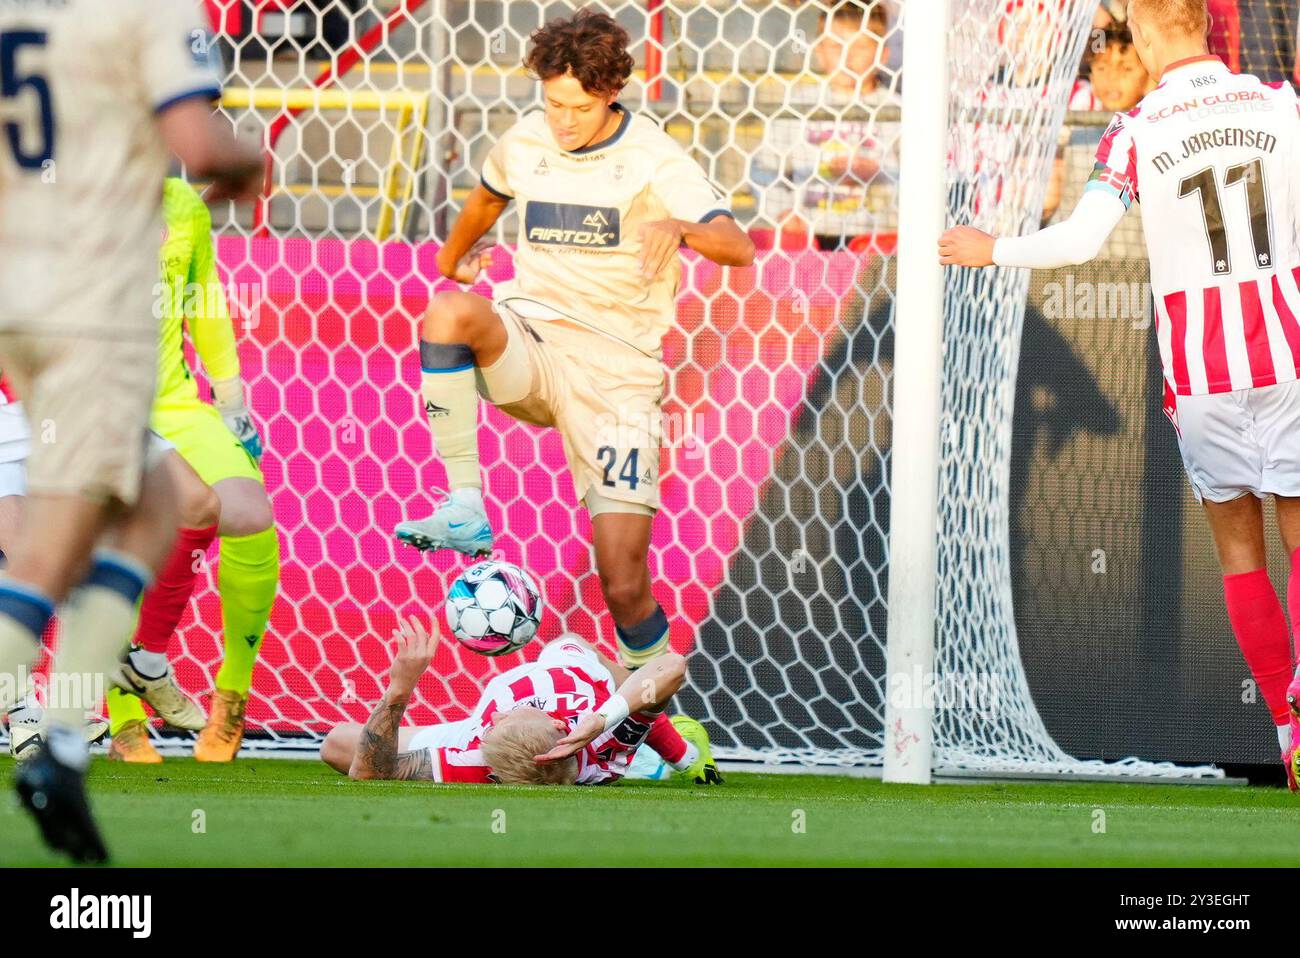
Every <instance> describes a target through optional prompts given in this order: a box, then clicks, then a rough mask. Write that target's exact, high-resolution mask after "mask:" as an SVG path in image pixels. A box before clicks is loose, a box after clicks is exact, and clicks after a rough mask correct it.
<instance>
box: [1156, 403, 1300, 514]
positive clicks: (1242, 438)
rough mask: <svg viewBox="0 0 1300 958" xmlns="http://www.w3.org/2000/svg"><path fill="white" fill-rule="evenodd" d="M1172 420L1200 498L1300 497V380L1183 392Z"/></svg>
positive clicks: (1185, 464)
mask: <svg viewBox="0 0 1300 958" xmlns="http://www.w3.org/2000/svg"><path fill="white" fill-rule="evenodd" d="M1170 419H1171V420H1172V421H1173V423H1174V426H1175V428H1176V429H1177V431H1178V448H1179V449H1180V450H1181V452H1182V454H1183V466H1184V468H1185V469H1186V470H1187V478H1188V480H1189V481H1190V482H1191V484H1192V491H1193V492H1195V493H1196V498H1197V501H1198V502H1199V501H1204V500H1207V499H1208V500H1209V501H1210V502H1227V501H1229V500H1231V499H1236V498H1239V497H1240V496H1242V495H1245V494H1246V493H1251V494H1252V495H1255V496H1258V497H1260V498H1262V497H1264V496H1268V495H1274V496H1300V382H1290V383H1282V384H1280V385H1277V386H1264V387H1261V388H1259V389H1239V390H1237V391H1236V392H1230V393H1215V394H1213V395H1209V396H1178V397H1176V398H1175V399H1174V410H1173V413H1172V415H1171V416H1170Z"/></svg>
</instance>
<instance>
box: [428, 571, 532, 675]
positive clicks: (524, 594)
mask: <svg viewBox="0 0 1300 958" xmlns="http://www.w3.org/2000/svg"><path fill="white" fill-rule="evenodd" d="M541 621H542V596H541V593H540V592H538V591H537V586H536V585H535V584H534V583H533V580H532V579H531V578H530V577H529V576H528V573H526V572H524V570H523V569H521V568H519V567H518V566H517V565H512V564H511V563H509V562H497V561H495V560H488V561H487V562H479V563H476V564H475V565H472V566H470V567H469V568H468V569H466V570H465V571H464V572H462V573H461V574H460V577H459V578H458V579H456V581H455V582H453V583H452V585H451V591H450V592H448V593H447V625H448V626H450V627H451V631H452V633H453V634H454V635H455V636H456V639H457V640H458V641H459V642H460V643H461V644H462V645H464V646H467V647H469V648H471V649H473V650H474V651H475V652H478V653H479V654H480V655H505V654H506V653H508V652H517V651H519V650H520V649H522V648H523V647H524V646H525V645H527V644H528V643H529V642H530V641H531V640H532V638H533V636H535V635H536V634H537V626H538V625H540V624H541Z"/></svg>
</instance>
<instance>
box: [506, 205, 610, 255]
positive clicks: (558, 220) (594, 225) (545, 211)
mask: <svg viewBox="0 0 1300 958" xmlns="http://www.w3.org/2000/svg"><path fill="white" fill-rule="evenodd" d="M524 230H525V232H526V235H527V236H528V242H530V243H537V244H540V245H544V246H577V247H581V248H583V249H610V248H613V247H615V246H617V245H618V243H619V211H618V207H614V206H582V205H580V204H578V203H544V202H541V201H540V200H531V201H529V203H528V205H527V209H526V210H525V211H524Z"/></svg>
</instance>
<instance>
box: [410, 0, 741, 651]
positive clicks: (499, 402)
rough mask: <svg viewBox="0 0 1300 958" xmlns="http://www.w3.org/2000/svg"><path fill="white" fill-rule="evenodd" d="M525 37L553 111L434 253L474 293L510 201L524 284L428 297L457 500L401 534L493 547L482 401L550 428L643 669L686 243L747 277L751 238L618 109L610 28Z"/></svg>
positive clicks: (584, 21)
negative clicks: (662, 435) (665, 350)
mask: <svg viewBox="0 0 1300 958" xmlns="http://www.w3.org/2000/svg"><path fill="white" fill-rule="evenodd" d="M531 40H532V44H533V46H532V49H531V50H530V52H529V54H528V56H527V58H526V60H525V65H526V66H527V67H528V69H529V70H530V71H531V72H532V73H533V74H534V75H535V76H536V77H537V78H538V79H539V80H540V81H541V92H542V100H543V109H542V110H540V111H537V112H534V113H530V114H528V115H527V116H525V117H523V119H521V120H520V121H519V122H518V123H516V124H515V125H514V126H513V127H512V128H510V129H509V130H508V131H506V133H505V134H504V135H503V136H502V137H501V139H500V140H499V141H498V142H497V143H496V145H495V146H494V147H493V148H492V151H491V152H490V153H489V155H488V157H487V161H486V163H485V164H484V166H483V170H482V182H481V184H480V185H479V186H478V187H476V188H475V189H474V191H473V193H472V194H471V195H470V197H469V198H468V200H467V201H466V203H465V207H464V209H463V210H462V211H461V214H460V216H459V217H458V218H457V220H456V222H455V224H454V225H453V227H452V229H451V234H450V236H448V238H447V240H446V243H445V244H444V245H443V247H442V248H441V249H440V250H439V251H438V267H439V270H440V271H441V272H442V273H443V275H445V276H447V277H450V278H453V279H455V280H457V281H459V282H461V283H464V284H472V283H474V282H476V281H477V280H478V278H479V276H480V273H481V271H482V270H483V269H484V268H485V267H486V266H488V265H489V264H490V261H491V260H490V256H489V254H488V252H487V246H486V245H481V244H480V243H479V240H480V238H481V237H482V236H483V235H484V234H485V233H486V232H487V231H488V230H490V229H491V228H492V226H493V225H494V224H495V223H496V221H497V219H498V218H499V217H500V216H501V214H502V213H504V212H505V210H506V208H507V206H508V205H509V204H510V203H512V202H513V203H515V204H516V205H517V207H518V211H519V222H520V231H519V241H518V247H517V249H516V251H515V259H514V266H515V276H514V279H513V280H511V281H510V282H508V283H503V284H502V285H500V286H498V287H497V289H496V293H495V297H494V299H493V300H492V301H489V300H488V299H486V298H484V297H482V296H479V295H476V294H474V293H469V292H448V293H440V294H438V295H437V296H435V297H434V298H433V300H432V301H431V302H430V304H429V308H428V311H427V313H426V315H425V317H424V321H423V325H422V329H421V342H420V359H421V368H422V370H423V373H422V389H421V392H422V394H423V398H424V403H425V410H426V412H427V413H428V417H429V424H430V426H431V427H432V430H433V435H434V440H435V442H436V445H437V450H438V453H439V455H440V457H441V458H442V461H443V463H444V465H445V466H446V469H447V475H448V479H449V482H450V486H451V490H450V495H449V496H448V497H447V499H446V500H445V501H443V502H442V503H441V504H440V506H439V508H438V509H437V511H436V512H435V513H434V514H433V515H432V516H431V517H429V518H427V519H422V520H419V521H407V522H403V523H401V524H400V525H399V526H398V527H397V530H396V534H397V537H398V538H399V539H400V540H402V541H404V542H407V543H409V544H411V545H414V546H416V547H418V548H420V549H439V548H451V549H456V550H458V551H460V552H463V553H466V554H468V555H475V554H479V553H486V552H489V551H490V550H491V548H492V541H493V537H492V530H491V528H490V526H489V524H488V518H487V515H486V513H485V512H484V508H483V499H482V495H481V489H482V479H481V477H480V470H479V456H478V441H477V437H476V427H477V422H478V398H479V396H482V397H483V398H484V399H486V400H487V401H488V402H490V403H492V404H493V405H494V406H496V407H497V408H499V409H500V410H502V411H503V412H505V413H507V414H509V415H511V416H513V417H515V418H516V419H519V420H522V421H523V422H527V423H532V424H534V425H538V426H550V427H554V428H556V429H558V430H559V432H560V435H561V437H562V438H563V443H564V451H565V455H566V457H567V460H568V464H569V469H570V472H571V473H572V476H573V484H574V488H575V490H576V492H577V496H578V498H579V499H580V500H581V501H582V502H583V504H584V505H585V506H586V507H587V510H588V511H589V513H590V514H591V519H592V538H593V540H594V542H593V544H594V547H595V559H596V568H597V570H598V572H599V574H600V584H601V589H602V592H603V594H604V598H605V602H606V605H607V606H608V607H609V610H610V613H611V614H612V615H613V618H614V623H615V625H616V626H617V633H618V652H619V658H620V659H621V660H622V662H623V664H624V665H625V666H627V667H629V668H635V667H637V666H639V665H641V664H644V663H645V662H648V661H649V660H650V659H652V658H653V657H655V656H656V655H658V654H660V653H661V652H663V651H664V650H665V649H666V648H667V647H668V631H669V630H668V619H667V616H666V615H665V614H664V611H663V609H662V608H660V606H659V604H658V603H657V602H656V601H655V599H654V596H653V595H652V594H651V590H650V573H649V568H648V565H647V561H646V557H647V554H648V550H649V544H650V531H651V522H652V519H653V517H654V514H655V511H656V509H657V508H658V507H659V435H658V434H659V416H660V403H661V401H662V398H663V392H664V386H665V379H666V377H665V374H664V369H663V366H662V364H661V361H660V358H661V355H662V353H661V343H662V340H663V337H664V334H665V333H666V332H667V330H668V329H669V328H670V327H671V326H672V324H673V323H674V321H675V320H676V298H677V290H678V286H679V282H680V279H681V264H680V262H679V260H678V256H677V251H678V248H679V247H681V246H683V245H685V246H688V247H690V248H691V249H693V250H695V251H696V252H698V253H700V254H701V255H702V256H704V257H706V258H708V259H710V260H712V261H713V262H715V263H718V264H720V265H723V266H748V265H749V264H750V263H751V262H752V261H753V254H754V247H753V243H752V242H751V241H750V240H749V237H748V236H747V235H746V234H745V233H744V232H743V231H742V230H741V229H740V228H739V227H738V226H737V225H736V223H735V220H734V219H733V218H732V215H731V212H730V211H729V210H728V209H727V207H726V205H725V202H724V200H723V198H722V195H721V194H720V193H719V192H718V190H716V189H715V188H714V187H713V186H712V185H711V184H710V183H709V181H708V179H707V177H706V176H705V174H704V172H703V170H701V169H700V167H699V166H698V165H697V164H696V163H695V162H694V161H693V160H692V159H691V158H690V157H689V156H688V155H687V154H686V152H685V151H684V150H683V149H682V148H681V147H680V146H678V145H677V143H676V142H675V141H674V140H673V139H672V138H670V137H669V136H668V135H667V134H666V133H665V132H664V131H663V130H661V129H660V128H659V126H658V125H656V124H655V123H654V122H652V121H651V120H650V119H648V118H646V117H642V116H636V115H633V114H632V113H630V112H628V110H627V109H625V108H624V107H623V106H622V105H621V104H619V103H618V102H616V99H615V98H616V97H617V95H618V93H619V91H620V90H622V88H623V86H624V85H625V84H626V83H627V80H628V77H629V76H630V75H631V72H632V57H631V56H630V55H629V54H628V53H627V44H628V35H627V33H626V31H624V30H623V28H622V27H620V26H619V25H618V24H617V22H615V21H614V20H613V19H612V18H610V17H608V16H606V15H604V14H599V13H592V12H589V11H585V10H583V11H579V12H578V13H577V14H576V15H574V16H573V17H572V18H571V19H568V20H556V21H552V22H551V23H549V24H547V25H546V26H544V27H543V28H541V29H540V30H538V31H537V32H535V33H534V34H533V36H532V38H531Z"/></svg>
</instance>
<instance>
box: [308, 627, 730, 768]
mask: <svg viewBox="0 0 1300 958" xmlns="http://www.w3.org/2000/svg"><path fill="white" fill-rule="evenodd" d="M393 638H394V639H395V640H396V641H397V654H396V655H395V656H394V658H393V665H392V668H391V669H390V670H389V676H388V690H387V691H386V692H385V693H384V698H383V701H382V702H380V704H379V706H378V707H377V708H376V709H375V712H374V714H373V715H371V717H370V721H368V722H367V723H366V724H365V725H364V726H363V725H359V724H357V723H355V722H352V723H347V724H344V725H339V726H337V727H335V728H334V729H333V730H332V731H331V732H330V733H329V734H328V735H327V736H326V737H325V742H324V744H323V745H322V746H321V759H322V760H323V761H324V762H325V763H326V764H327V765H329V766H331V767H332V768H335V769H337V770H338V771H340V772H344V773H345V774H348V775H350V776H351V777H352V778H362V779H367V778H380V779H412V780H426V781H435V782H477V783H487V782H499V783H503V784H534V785H604V784H608V783H610V782H614V781H617V780H618V779H620V778H622V777H623V776H624V774H626V772H627V769H628V766H629V765H630V764H631V761H632V756H633V755H634V754H635V753H636V750H637V748H639V747H640V745H641V744H642V743H643V742H645V741H647V739H648V737H649V736H650V731H651V729H652V728H654V727H655V726H656V725H665V724H669V721H670V720H669V719H668V718H667V717H666V715H665V711H664V710H665V709H666V708H667V706H668V703H669V702H670V700H671V699H672V697H673V694H674V693H675V692H676V691H677V690H678V689H679V688H681V685H682V682H683V681H685V678H686V660H685V659H684V658H683V657H682V656H680V655H677V654H676V653H674V652H663V653H661V654H659V655H657V656H655V657H654V658H653V659H651V660H650V661H649V662H647V663H646V664H645V665H643V666H642V667H641V668H639V669H637V670H636V672H635V673H633V672H629V671H628V670H627V669H624V668H621V667H619V666H618V665H616V664H615V663H613V662H611V661H610V660H609V659H607V658H605V657H604V656H603V655H601V654H600V653H599V652H598V651H596V649H594V648H593V647H592V646H590V645H588V644H587V643H586V642H583V641H582V640H581V639H579V638H578V637H577V636H575V635H563V636H560V638H558V639H556V640H555V641H553V642H550V643H548V644H547V645H546V647H545V648H544V649H542V654H541V655H539V656H538V657H537V660H536V661H535V662H526V663H524V664H523V665H519V666H516V667H515V668H513V669H511V670H510V671H508V672H504V673H502V674H501V675H498V676H497V677H496V678H494V679H492V680H491V681H490V682H489V683H488V684H487V687H486V688H484V690H483V694H482V695H481V696H480V697H479V701H478V704H477V705H475V706H474V710H473V711H472V712H471V713H470V715H469V717H468V718H465V719H462V720H461V721H459V722H447V723H444V724H442V725H431V726H428V727H426V728H414V727H408V728H400V727H399V726H400V725H401V723H402V716H403V715H404V714H405V712H406V707H407V704H408V703H409V702H410V700H411V694H412V693H413V692H414V691H415V686H416V683H417V682H418V681H419V679H420V676H421V675H423V674H424V672H425V670H426V669H427V668H428V667H429V662H430V661H431V660H432V658H433V653H434V649H435V646H436V645H437V642H438V626H437V621H436V620H435V621H434V623H433V632H432V634H431V633H429V632H427V631H426V630H425V628H424V627H423V626H422V625H421V624H420V623H419V621H418V620H416V618H415V617H414V616H412V617H411V618H410V620H409V621H407V622H401V623H400V626H399V628H398V629H396V630H394V632H393ZM671 724H672V725H673V726H674V727H675V728H676V729H677V730H678V731H679V732H680V733H681V734H682V735H683V736H684V737H686V739H687V740H688V742H689V744H690V747H691V751H692V752H694V753H697V756H698V757H696V756H688V757H686V758H684V759H683V760H679V761H678V762H674V763H670V764H672V765H673V766H674V767H675V768H677V769H678V770H680V771H683V772H686V773H687V774H691V775H693V774H694V768H693V767H694V766H696V765H700V764H703V763H706V762H707V763H708V764H710V765H711V764H712V763H713V758H712V756H711V754H710V752H709V739H708V735H707V734H706V733H705V731H704V727H703V726H702V725H700V724H699V723H698V722H695V721H693V720H692V719H689V718H687V717H686V716H684V715H679V716H676V717H675V718H673V719H672V720H671Z"/></svg>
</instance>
